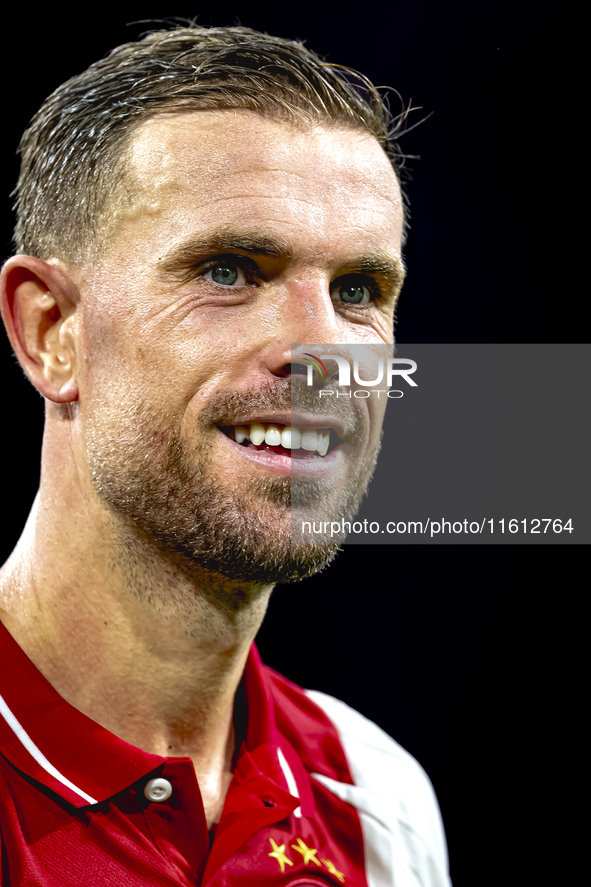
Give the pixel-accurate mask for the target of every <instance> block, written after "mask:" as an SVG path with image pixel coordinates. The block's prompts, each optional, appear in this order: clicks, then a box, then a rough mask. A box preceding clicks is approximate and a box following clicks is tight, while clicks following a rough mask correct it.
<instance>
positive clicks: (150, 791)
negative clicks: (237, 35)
mask: <svg viewBox="0 0 591 887" xmlns="http://www.w3.org/2000/svg"><path fill="white" fill-rule="evenodd" d="M144 794H145V796H146V797H147V799H148V801H156V803H160V802H161V801H168V799H169V798H170V796H171V794H172V785H171V784H170V782H169V781H168V779H150V781H149V782H147V783H146V787H145V789H144Z"/></svg>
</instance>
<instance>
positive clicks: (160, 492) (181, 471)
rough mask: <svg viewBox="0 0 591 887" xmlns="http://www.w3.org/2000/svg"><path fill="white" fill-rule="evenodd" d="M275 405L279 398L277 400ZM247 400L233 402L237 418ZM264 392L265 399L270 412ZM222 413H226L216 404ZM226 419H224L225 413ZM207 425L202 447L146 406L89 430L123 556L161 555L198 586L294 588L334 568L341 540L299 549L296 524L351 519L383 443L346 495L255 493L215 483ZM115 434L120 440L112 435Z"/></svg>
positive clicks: (268, 484)
mask: <svg viewBox="0 0 591 887" xmlns="http://www.w3.org/2000/svg"><path fill="white" fill-rule="evenodd" d="M269 398H270V399H273V401H274V404H275V406H276V405H277V397H276V394H273V395H269ZM245 399H246V400H248V396H242V397H240V396H233V397H230V398H226V402H225V404H224V407H226V408H227V409H229V410H231V409H235V408H236V406H237V405H240V404H241V403H242V402H243V401H244V400H245ZM264 399H265V395H264V393H263V394H262V395H261V393H258V394H257V401H258V403H259V404H260V405H261V407H263V406H264V405H265V404H264V403H263V402H262V401H264ZM217 407H218V408H217V412H218V414H219V413H220V404H218V405H217ZM221 411H222V412H223V410H221ZM208 412H209V413H212V412H213V410H211V409H209V410H207V411H204V415H203V416H202V417H201V428H200V436H199V445H198V446H197V447H196V446H195V445H193V446H191V445H190V444H189V443H187V442H186V441H184V440H183V439H181V437H180V435H179V433H178V431H177V430H176V429H174V428H170V427H167V425H166V421H165V419H164V418H163V417H162V416H160V415H158V414H156V413H155V412H153V411H152V412H151V411H150V410H149V409H147V408H146V407H145V406H144V405H143V404H140V405H139V406H137V407H135V408H134V407H132V406H126V405H121V404H120V405H119V409H118V412H117V417H116V422H115V424H114V425H112V424H111V423H109V422H106V423H105V422H101V423H100V424H98V423H96V424H92V423H91V424H89V426H88V429H87V434H86V446H87V460H88V465H89V469H90V475H91V479H92V484H93V487H94V489H95V491H96V493H97V494H98V496H99V498H100V499H101V501H102V503H103V504H104V506H106V508H107V510H108V511H109V512H110V514H111V516H112V517H113V518H114V522H115V524H116V525H117V526H118V527H120V528H122V529H123V535H124V536H127V539H126V540H123V539H122V542H123V545H122V546H121V548H120V550H121V551H122V552H123V551H124V550H125V549H126V547H127V548H129V547H130V544H131V545H136V546H140V548H141V547H143V548H144V550H145V551H150V550H152V551H153V552H157V553H158V554H160V555H161V556H162V557H164V559H165V560H166V561H167V562H168V563H169V564H170V565H171V566H172V567H173V568H174V569H177V570H180V572H181V573H182V574H183V575H184V576H186V577H187V578H188V579H189V580H190V581H192V582H195V583H196V584H198V585H200V586H202V584H203V576H204V574H208V575H210V576H211V577H212V579H214V582H213V585H214V586H215V585H216V584H217V585H219V583H220V580H223V579H226V580H230V581H233V582H236V581H239V582H241V583H250V584H253V585H260V586H263V585H271V584H275V583H277V582H280V583H293V582H297V581H299V580H301V579H304V578H306V577H308V576H311V575H313V574H314V573H317V572H319V571H321V570H323V569H324V568H325V567H327V566H328V564H330V563H331V561H332V560H334V558H335V556H336V554H337V552H338V550H339V547H340V545H341V544H342V542H343V538H342V537H341V536H335V537H332V536H330V535H328V536H324V537H323V536H320V537H318V536H316V537H315V541H314V542H313V543H312V544H309V543H308V542H302V543H295V542H294V541H293V535H292V525H291V515H292V512H295V510H296V509H297V512H298V514H302V513H304V514H305V519H306V520H308V519H309V520H316V521H318V520H325V521H343V520H345V521H347V520H349V521H350V520H352V519H353V517H354V516H355V514H356V513H357V510H358V508H359V504H360V502H361V499H362V497H363V494H364V492H365V490H366V487H367V485H368V483H369V480H370V478H371V474H372V472H373V470H374V467H375V463H376V460H377V455H378V451H379V443H378V444H376V446H375V447H374V449H373V451H372V452H371V453H370V454H369V456H368V458H366V459H365V460H364V464H363V465H362V466H360V468H359V469H358V470H357V471H352V472H351V474H350V477H349V478H348V479H347V482H346V483H345V485H344V486H343V487H342V488H341V489H340V490H338V491H335V490H334V489H332V486H331V483H330V481H321V482H318V481H310V482H302V481H300V480H298V481H297V482H296V483H292V481H291V478H263V477H258V478H252V479H251V480H250V481H249V484H248V490H247V491H245V492H243V493H241V492H239V491H237V490H229V489H228V488H227V487H226V486H224V484H223V482H222V481H221V480H219V479H218V478H217V477H216V472H215V468H216V464H215V462H216V460H215V459H214V454H215V450H216V449H217V447H216V445H215V436H216V434H218V433H219V432H217V431H216V430H214V429H213V428H212V427H211V425H208V424H207V421H206V419H207V413H208ZM113 427H115V428H116V429H117V431H116V433H115V434H113V432H112V430H111V431H110V433H109V428H111V429H112V428H113Z"/></svg>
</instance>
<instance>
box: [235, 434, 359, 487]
mask: <svg viewBox="0 0 591 887" xmlns="http://www.w3.org/2000/svg"><path fill="white" fill-rule="evenodd" d="M219 433H220V434H221V436H222V437H223V438H224V440H226V441H227V442H228V443H229V444H230V445H231V446H232V447H233V448H234V450H236V451H238V452H239V453H240V455H241V456H244V457H245V458H246V459H249V460H250V461H251V462H255V463H256V464H258V465H260V466H261V467H262V468H265V469H266V470H267V471H269V470H271V471H272V472H274V473H277V474H280V475H294V476H301V475H306V474H307V475H314V476H318V475H319V474H323V473H328V472H330V471H334V469H335V468H336V467H337V465H339V464H340V463H341V462H342V460H343V458H344V453H343V445H342V444H339V445H338V446H336V447H335V448H334V449H333V450H331V451H330V453H327V454H326V456H309V457H307V458H303V459H302V458H296V459H294V458H292V457H291V456H287V455H283V454H282V453H273V452H272V451H271V450H255V449H254V447H245V446H244V445H243V444H239V443H236V441H235V440H232V438H231V437H227V435H225V434H224V433H223V432H221V431H220V432H219Z"/></svg>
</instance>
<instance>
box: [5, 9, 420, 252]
mask: <svg viewBox="0 0 591 887" xmlns="http://www.w3.org/2000/svg"><path fill="white" fill-rule="evenodd" d="M227 108H239V109H244V110H252V111H255V112H257V113H259V114H261V115H263V116H267V117H271V118H275V119H285V120H290V121H293V122H295V123H297V124H298V125H300V126H301V125H305V124H306V122H318V121H322V122H327V123H334V124H339V125H341V126H348V127H352V128H357V129H363V130H365V131H367V132H369V133H371V134H372V135H374V136H375V137H376V139H377V140H378V142H379V144H380V145H381V146H382V148H383V149H384V151H385V153H386V154H387V156H388V157H389V159H390V161H391V163H392V166H393V168H394V171H395V172H396V175H397V176H398V179H399V181H400V180H401V169H402V167H403V166H404V155H403V154H402V153H401V150H400V147H399V145H398V141H397V139H398V137H399V135H400V134H401V132H402V131H403V130H404V123H405V121H406V118H407V115H408V111H409V109H408V108H406V109H405V108H404V105H403V108H402V113H401V114H399V115H398V116H397V117H393V115H392V114H391V113H390V111H389V108H388V105H387V101H386V100H385V99H384V98H383V97H382V95H381V93H380V92H379V90H378V89H377V88H376V87H375V86H374V85H373V83H371V81H370V80H368V78H367V77H365V76H364V75H363V74H360V73H359V72H357V71H354V70H352V69H351V68H346V67H344V66H341V65H333V64H330V63H328V62H326V61H324V60H323V59H321V58H320V57H319V56H318V55H316V54H315V53H313V52H311V51H310V50H308V49H307V48H306V47H305V46H304V45H303V43H301V42H297V41H293V40H286V39H283V38H280V37H272V36H269V35H267V34H262V33H259V32H258V31H253V30H251V29H250V28H244V27H229V28H204V27H201V26H198V25H196V24H194V23H192V22H191V23H189V24H188V25H186V26H185V25H183V26H180V25H179V26H176V27H173V28H172V29H168V30H158V31H153V32H150V33H148V34H146V35H145V36H143V38H142V39H140V40H137V41H134V42H132V43H125V44H123V45H121V46H118V47H116V48H115V49H113V50H112V51H111V52H110V53H109V54H108V55H106V56H105V57H104V58H102V59H100V60H99V61H97V62H95V63H94V64H92V65H90V67H89V68H88V69H87V70H86V71H83V72H82V73H81V74H78V75H77V76H76V77H72V78H71V79H70V80H68V81H66V82H65V83H63V84H62V85H61V86H59V87H58V88H57V89H56V90H55V91H54V92H53V93H52V94H51V95H50V96H49V97H48V98H47V99H46V100H45V102H44V103H43V105H42V106H41V108H40V109H39V111H38V112H37V113H36V114H35V116H34V117H33V119H32V120H31V122H30V124H29V126H28V127H27V129H26V130H25V132H24V134H23V137H22V139H21V143H20V147H19V152H20V154H21V172H20V176H19V180H18V184H17V187H16V189H15V193H16V195H17V200H16V204H15V209H16V212H17V223H16V228H15V234H14V242H15V246H16V249H17V251H18V252H22V253H27V254H29V255H33V256H36V257H37V258H42V259H48V258H51V257H56V258H61V259H65V260H68V261H74V262H82V261H84V260H87V259H88V258H89V257H90V256H94V257H96V255H97V253H98V252H100V239H99V232H100V230H101V223H102V221H103V220H104V218H105V215H106V214H107V213H108V210H109V207H112V206H113V201H116V200H120V201H121V200H123V201H124V200H129V199H130V197H129V195H128V194H127V195H126V188H125V187H124V184H125V182H126V178H127V176H126V148H127V146H128V145H129V140H130V138H131V136H132V134H133V132H134V131H135V129H136V128H137V126H139V124H140V123H142V122H143V121H144V120H146V119H147V118H149V117H153V116H155V115H157V114H158V113H162V112H171V111H173V112H174V111H183V110H185V111H186V110H214V109H216V110H219V109H227ZM401 186H402V182H401ZM404 201H405V230H406V226H407V223H408V201H407V198H406V195H404Z"/></svg>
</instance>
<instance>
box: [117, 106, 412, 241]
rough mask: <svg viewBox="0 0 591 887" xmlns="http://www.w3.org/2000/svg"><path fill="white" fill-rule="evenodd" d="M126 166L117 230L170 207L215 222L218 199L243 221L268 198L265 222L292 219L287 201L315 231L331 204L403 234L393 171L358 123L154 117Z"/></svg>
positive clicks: (239, 115)
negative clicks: (390, 222)
mask: <svg viewBox="0 0 591 887" xmlns="http://www.w3.org/2000/svg"><path fill="white" fill-rule="evenodd" d="M128 169H129V176H128V182H127V190H126V193H125V195H124V196H123V199H120V200H118V201H117V202H116V203H115V204H114V206H113V208H112V212H111V217H112V218H111V230H112V233H115V231H116V229H118V228H120V227H121V225H122V224H125V223H129V224H131V225H132V226H134V227H135V226H136V225H138V224H139V225H143V224H148V225H149V224H150V220H154V217H156V216H158V215H160V214H163V213H167V212H169V211H171V212H173V211H174V212H175V213H176V214H177V218H182V221H183V222H185V216H183V212H186V221H187V222H189V215H190V214H191V213H197V214H198V215H199V217H200V220H201V221H202V222H203V223H204V224H206V225H207V224H211V223H212V221H213V219H214V217H215V215H216V213H217V212H218V210H217V205H219V204H223V203H224V202H226V201H234V202H235V203H236V213H237V214H238V215H239V216H240V218H241V219H248V218H249V216H251V215H252V214H253V213H255V214H256V212H259V214H260V205H259V204H260V201H265V203H266V204H268V206H269V207H270V211H269V212H268V213H265V215H266V216H268V218H269V221H272V220H277V221H278V222H279V223H280V224H281V223H286V222H287V223H289V222H288V217H289V216H290V213H289V212H287V213H285V215H284V214H283V213H284V209H286V208H287V204H286V205H285V207H284V206H282V203H281V202H282V201H289V209H291V208H292V207H293V205H294V204H295V203H300V204H301V205H302V206H305V205H306V204H307V205H308V206H309V207H310V209H313V210H314V211H313V212H311V213H310V219H314V218H315V219H316V222H315V223H314V224H317V225H318V227H319V228H320V227H322V226H323V225H324V224H325V215H324V212H325V209H326V208H327V207H329V206H330V207H331V208H332V209H331V211H332V210H334V208H337V209H339V210H340V211H341V212H348V215H347V217H346V220H344V221H346V224H347V226H348V227H349V228H352V227H353V226H355V225H357V226H359V228H360V230H363V231H364V232H365V233H366V234H367V228H368V227H370V228H373V226H374V224H375V221H376V220H377V218H378V217H385V216H390V217H391V218H394V219H395V220H397V224H398V225H399V228H400V234H401V231H402V214H403V213H402V198H401V193H400V187H399V184H398V180H397V178H396V174H395V173H394V170H393V169H392V166H391V164H390V161H389V159H388V157H387V156H386V154H385V152H384V151H383V149H382V148H381V146H380V145H379V143H378V141H377V139H376V138H375V137H374V136H373V135H371V134H369V133H366V132H364V131H363V130H361V129H360V130H356V129H350V128H346V127H341V126H338V125H333V124H310V125H308V126H307V127H306V128H304V127H303V126H295V125H294V124H292V123H287V122H280V121H276V120H269V119H267V118H264V117H262V116H260V115H258V114H256V113H255V112H252V111H235V110H232V111H192V112H188V113H176V114H168V115H158V116H155V117H153V118H150V119H148V120H146V121H144V122H143V123H142V124H141V125H140V126H139V127H138V129H137V130H136V132H135V133H134V135H133V137H132V139H131V141H130V145H129V149H128ZM357 195H358V198H357ZM355 199H358V212H359V218H356V217H355V216H356V213H357V204H352V201H355ZM273 202H275V204H276V206H277V209H274V208H273ZM183 206H184V209H182V207H183ZM347 207H349V209H351V208H352V209H353V210H354V212H351V211H349V210H348V209H347ZM226 211H228V210H226ZM230 212H231V210H230ZM179 213H180V216H179ZM304 217H305V214H304V215H303V216H302V218H304ZM195 218H196V216H195ZM191 221H192V219H191Z"/></svg>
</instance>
